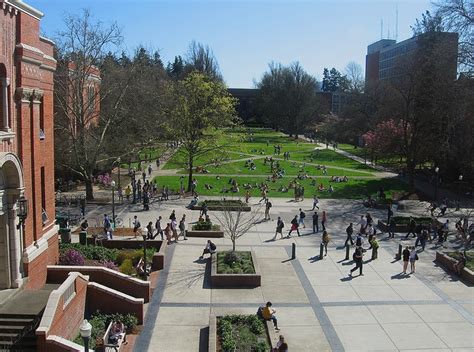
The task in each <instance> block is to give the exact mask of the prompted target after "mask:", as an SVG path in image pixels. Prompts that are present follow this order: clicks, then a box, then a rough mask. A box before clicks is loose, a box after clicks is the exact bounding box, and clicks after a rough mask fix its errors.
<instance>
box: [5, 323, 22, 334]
mask: <svg viewBox="0 0 474 352" xmlns="http://www.w3.org/2000/svg"><path fill="white" fill-rule="evenodd" d="M23 330H25V326H22V325H1V324H0V333H2V332H11V333H14V334H19V333H20V332H22V331H23Z"/></svg>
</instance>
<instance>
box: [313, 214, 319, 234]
mask: <svg viewBox="0 0 474 352" xmlns="http://www.w3.org/2000/svg"><path fill="white" fill-rule="evenodd" d="M318 219H319V215H318V212H317V211H315V212H314V214H313V233H316V232H319V220H318Z"/></svg>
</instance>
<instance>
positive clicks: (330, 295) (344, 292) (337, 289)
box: [311, 284, 361, 302]
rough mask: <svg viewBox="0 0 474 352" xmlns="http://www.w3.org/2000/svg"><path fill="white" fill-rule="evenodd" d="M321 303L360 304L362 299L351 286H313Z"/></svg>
mask: <svg viewBox="0 0 474 352" xmlns="http://www.w3.org/2000/svg"><path fill="white" fill-rule="evenodd" d="M311 286H312V287H313V289H314V292H315V293H316V295H317V296H318V298H319V301H320V302H360V301H361V298H360V297H359V295H358V294H357V293H356V291H355V290H354V288H352V287H351V286H348V285H346V286H340V285H338V286H334V285H327V286H318V285H314V284H312V285H311Z"/></svg>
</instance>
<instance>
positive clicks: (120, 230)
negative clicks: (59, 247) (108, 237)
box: [72, 227, 135, 236]
mask: <svg viewBox="0 0 474 352" xmlns="http://www.w3.org/2000/svg"><path fill="white" fill-rule="evenodd" d="M79 232H81V228H80V227H78V228H77V229H75V230H74V231H73V232H72V233H73V234H75V235H78V234H79ZM103 234H104V228H103V227H88V228H87V236H92V235H96V236H102V235H103ZM134 235H135V233H134V232H133V228H131V227H117V228H116V229H115V230H114V236H134Z"/></svg>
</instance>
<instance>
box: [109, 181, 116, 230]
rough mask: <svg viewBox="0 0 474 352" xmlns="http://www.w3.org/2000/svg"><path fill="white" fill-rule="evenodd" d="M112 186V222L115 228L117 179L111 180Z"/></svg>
mask: <svg viewBox="0 0 474 352" xmlns="http://www.w3.org/2000/svg"><path fill="white" fill-rule="evenodd" d="M110 185H111V186H112V223H113V224H114V229H115V181H114V180H112V182H110Z"/></svg>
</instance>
